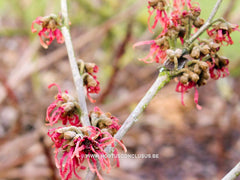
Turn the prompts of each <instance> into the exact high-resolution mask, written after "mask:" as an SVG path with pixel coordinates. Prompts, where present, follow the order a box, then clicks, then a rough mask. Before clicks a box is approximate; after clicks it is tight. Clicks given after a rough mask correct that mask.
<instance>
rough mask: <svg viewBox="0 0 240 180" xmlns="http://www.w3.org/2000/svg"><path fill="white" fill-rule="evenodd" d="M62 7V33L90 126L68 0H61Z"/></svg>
mask: <svg viewBox="0 0 240 180" xmlns="http://www.w3.org/2000/svg"><path fill="white" fill-rule="evenodd" d="M61 7H62V15H63V18H64V25H63V27H62V33H63V36H64V39H65V44H66V47H67V52H68V58H69V62H70V66H71V70H72V75H73V80H74V83H75V86H76V89H77V94H78V100H79V104H80V107H81V110H82V115H81V116H82V124H83V126H90V122H89V117H88V110H87V104H86V99H85V98H86V97H85V89H84V86H83V79H82V77H81V75H80V73H79V70H78V66H77V62H76V58H75V55H74V51H73V45H72V40H71V36H70V33H69V30H68V28H67V26H68V14H67V2H66V0H61Z"/></svg>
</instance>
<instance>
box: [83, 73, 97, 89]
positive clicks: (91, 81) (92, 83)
mask: <svg viewBox="0 0 240 180" xmlns="http://www.w3.org/2000/svg"><path fill="white" fill-rule="evenodd" d="M84 82H85V84H86V85H88V86H91V87H95V86H97V81H96V80H95V79H94V78H93V77H92V76H91V75H87V76H86V77H85V79H84Z"/></svg>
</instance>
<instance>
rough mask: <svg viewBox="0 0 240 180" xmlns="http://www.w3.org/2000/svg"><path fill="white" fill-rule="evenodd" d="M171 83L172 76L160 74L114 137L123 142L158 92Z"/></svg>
mask: <svg viewBox="0 0 240 180" xmlns="http://www.w3.org/2000/svg"><path fill="white" fill-rule="evenodd" d="M169 81H170V76H169V75H168V73H166V72H160V73H159V75H158V77H157V79H156V80H155V82H154V83H153V85H152V86H151V88H150V89H149V90H148V91H147V93H146V94H145V96H144V97H143V98H142V99H141V101H140V102H139V103H138V105H137V106H136V108H135V109H134V110H133V112H132V113H131V114H130V115H129V116H128V118H127V119H126V121H125V122H124V123H123V125H122V126H121V128H120V129H119V130H118V132H117V133H116V135H115V136H114V137H115V138H116V139H118V140H121V139H122V138H123V136H124V135H125V134H126V132H127V131H128V130H129V128H130V127H132V125H133V124H134V123H135V122H137V121H138V116H139V115H140V114H141V113H142V112H143V110H144V109H145V108H146V107H147V106H148V104H149V103H150V101H151V100H152V99H153V97H154V96H155V95H156V94H157V92H158V91H159V90H160V89H161V88H162V87H164V86H165V85H166V84H167V83H168V82H169Z"/></svg>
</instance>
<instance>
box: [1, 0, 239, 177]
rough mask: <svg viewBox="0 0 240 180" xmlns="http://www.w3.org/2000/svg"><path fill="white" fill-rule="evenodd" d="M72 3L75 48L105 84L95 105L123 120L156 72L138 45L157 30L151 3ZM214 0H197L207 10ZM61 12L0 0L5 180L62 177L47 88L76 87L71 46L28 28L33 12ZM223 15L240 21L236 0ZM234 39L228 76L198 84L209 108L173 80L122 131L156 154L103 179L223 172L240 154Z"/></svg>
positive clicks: (227, 51) (124, 162)
mask: <svg viewBox="0 0 240 180" xmlns="http://www.w3.org/2000/svg"><path fill="white" fill-rule="evenodd" d="M68 2H69V17H70V21H71V36H72V39H73V44H74V48H75V53H76V56H77V57H78V58H82V59H84V60H85V61H87V62H94V63H96V64H97V65H98V66H99V69H100V71H99V73H98V78H99V81H100V85H101V92H100V94H99V95H98V96H94V97H93V98H95V99H96V100H97V103H95V104H91V103H90V102H88V104H89V110H91V109H92V108H93V107H94V106H96V105H97V106H99V107H100V108H101V109H102V110H103V111H105V112H111V113H112V114H113V115H115V116H116V117H118V118H119V120H120V122H121V123H123V121H124V120H125V119H126V117H127V116H128V115H129V113H130V112H131V111H132V110H133V109H134V107H135V106H136V104H137V103H138V102H139V100H140V99H141V98H142V97H143V96H144V94H145V93H146V91H147V89H148V88H149V87H150V86H151V84H152V83H153V82H154V80H155V79H156V77H157V74H158V68H159V64H154V63H153V64H144V63H143V62H141V61H138V58H142V57H145V55H146V54H148V50H149V46H144V47H141V48H137V49H133V48H132V46H133V44H134V43H136V42H138V41H142V40H149V39H153V38H154V37H155V35H153V34H151V33H149V32H148V29H147V18H148V13H147V1H143V0H125V1H120V0H115V1H113V0H91V1H88V0H69V1H68ZM198 2H200V0H199V1H198ZM215 2H216V0H211V1H209V0H201V2H200V7H201V8H202V15H201V17H203V18H207V17H208V15H209V13H210V11H211V9H212V7H213V6H214V4H215ZM59 11H60V0H51V1H49V0H41V1H36V0H11V1H3V0H1V1H0V54H1V56H0V180H5V179H16V180H18V179H24V180H33V179H34V180H35V179H36V180H47V179H49V180H50V179H54V180H55V179H60V177H59V175H58V170H57V169H56V167H55V164H54V160H53V157H54V155H53V148H52V143H51V141H50V139H49V137H48V136H47V135H46V134H47V131H48V128H49V127H46V126H45V114H46V109H47V107H48V106H49V104H50V103H51V102H53V101H54V95H55V94H56V93H57V89H56V88H52V89H51V90H49V89H48V88H47V87H48V85H49V84H51V83H57V84H59V86H60V87H61V88H62V90H65V89H67V90H69V92H70V93H71V94H73V95H76V92H75V88H74V85H73V80H72V75H71V71H70V66H69V63H68V57H67V52H66V49H65V46H64V45H59V44H57V43H56V42H55V41H54V42H53V43H52V44H51V45H50V46H49V48H48V49H44V48H42V47H41V46H40V43H39V37H38V36H37V34H32V33H31V23H32V21H33V20H34V19H35V18H36V17H38V16H45V15H48V14H50V13H56V14H58V13H59ZM217 16H218V17H219V16H224V18H225V19H227V20H229V21H230V22H231V23H235V24H240V1H239V0H225V1H224V2H223V4H222V6H221V8H220V10H219V11H218V14H217ZM232 37H233V40H234V42H235V43H234V45H233V46H229V47H223V48H222V50H221V54H223V55H224V56H227V57H228V58H229V59H230V66H229V69H230V76H229V77H227V78H224V79H220V80H218V81H213V80H210V81H208V84H207V85H206V86H204V87H201V88H199V94H200V97H199V104H200V105H201V106H202V108H203V109H202V110H201V111H198V110H197V109H196V107H195V104H194V102H193V95H194V92H193V91H190V93H188V94H186V95H185V96H184V98H185V104H186V105H185V106H182V104H181V97H180V96H181V94H180V93H177V92H175V87H176V82H174V81H172V82H171V83H169V84H168V85H167V86H166V87H164V88H163V89H162V90H161V91H160V92H159V93H158V94H157V96H156V97H155V98H154V100H153V101H152V102H151V103H150V105H149V106H148V107H147V108H146V110H145V111H144V113H143V114H142V115H141V116H140V121H139V122H138V123H137V124H135V125H134V126H133V127H132V128H131V129H130V131H129V132H128V133H127V134H126V136H125V137H124V139H123V141H124V143H125V145H126V146H127V149H128V153H129V154H131V153H135V154H159V158H157V159H120V161H121V167H120V168H115V169H112V171H111V172H110V173H109V174H106V173H103V174H104V178H105V179H106V180H120V179H131V180H142V179H148V180H182V179H183V180H204V179H207V180H209V179H211V180H215V179H216V180H217V179H220V178H221V177H223V176H224V174H226V173H227V172H228V171H229V170H230V169H231V168H232V167H233V166H235V164H236V163H237V162H238V161H240V155H239V154H240V101H239V98H240V91H239V89H240V81H239V80H240V54H239V52H240V33H238V32H234V33H233V34H232ZM73 179H74V178H73Z"/></svg>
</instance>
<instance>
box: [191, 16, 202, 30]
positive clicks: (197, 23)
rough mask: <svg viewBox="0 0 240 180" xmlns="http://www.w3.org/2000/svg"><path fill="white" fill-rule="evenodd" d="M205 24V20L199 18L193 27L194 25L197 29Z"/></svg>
mask: <svg viewBox="0 0 240 180" xmlns="http://www.w3.org/2000/svg"><path fill="white" fill-rule="evenodd" d="M203 24H204V19H202V18H199V17H198V18H197V19H196V20H195V21H193V25H194V26H195V27H196V28H200V27H202V25H203Z"/></svg>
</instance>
